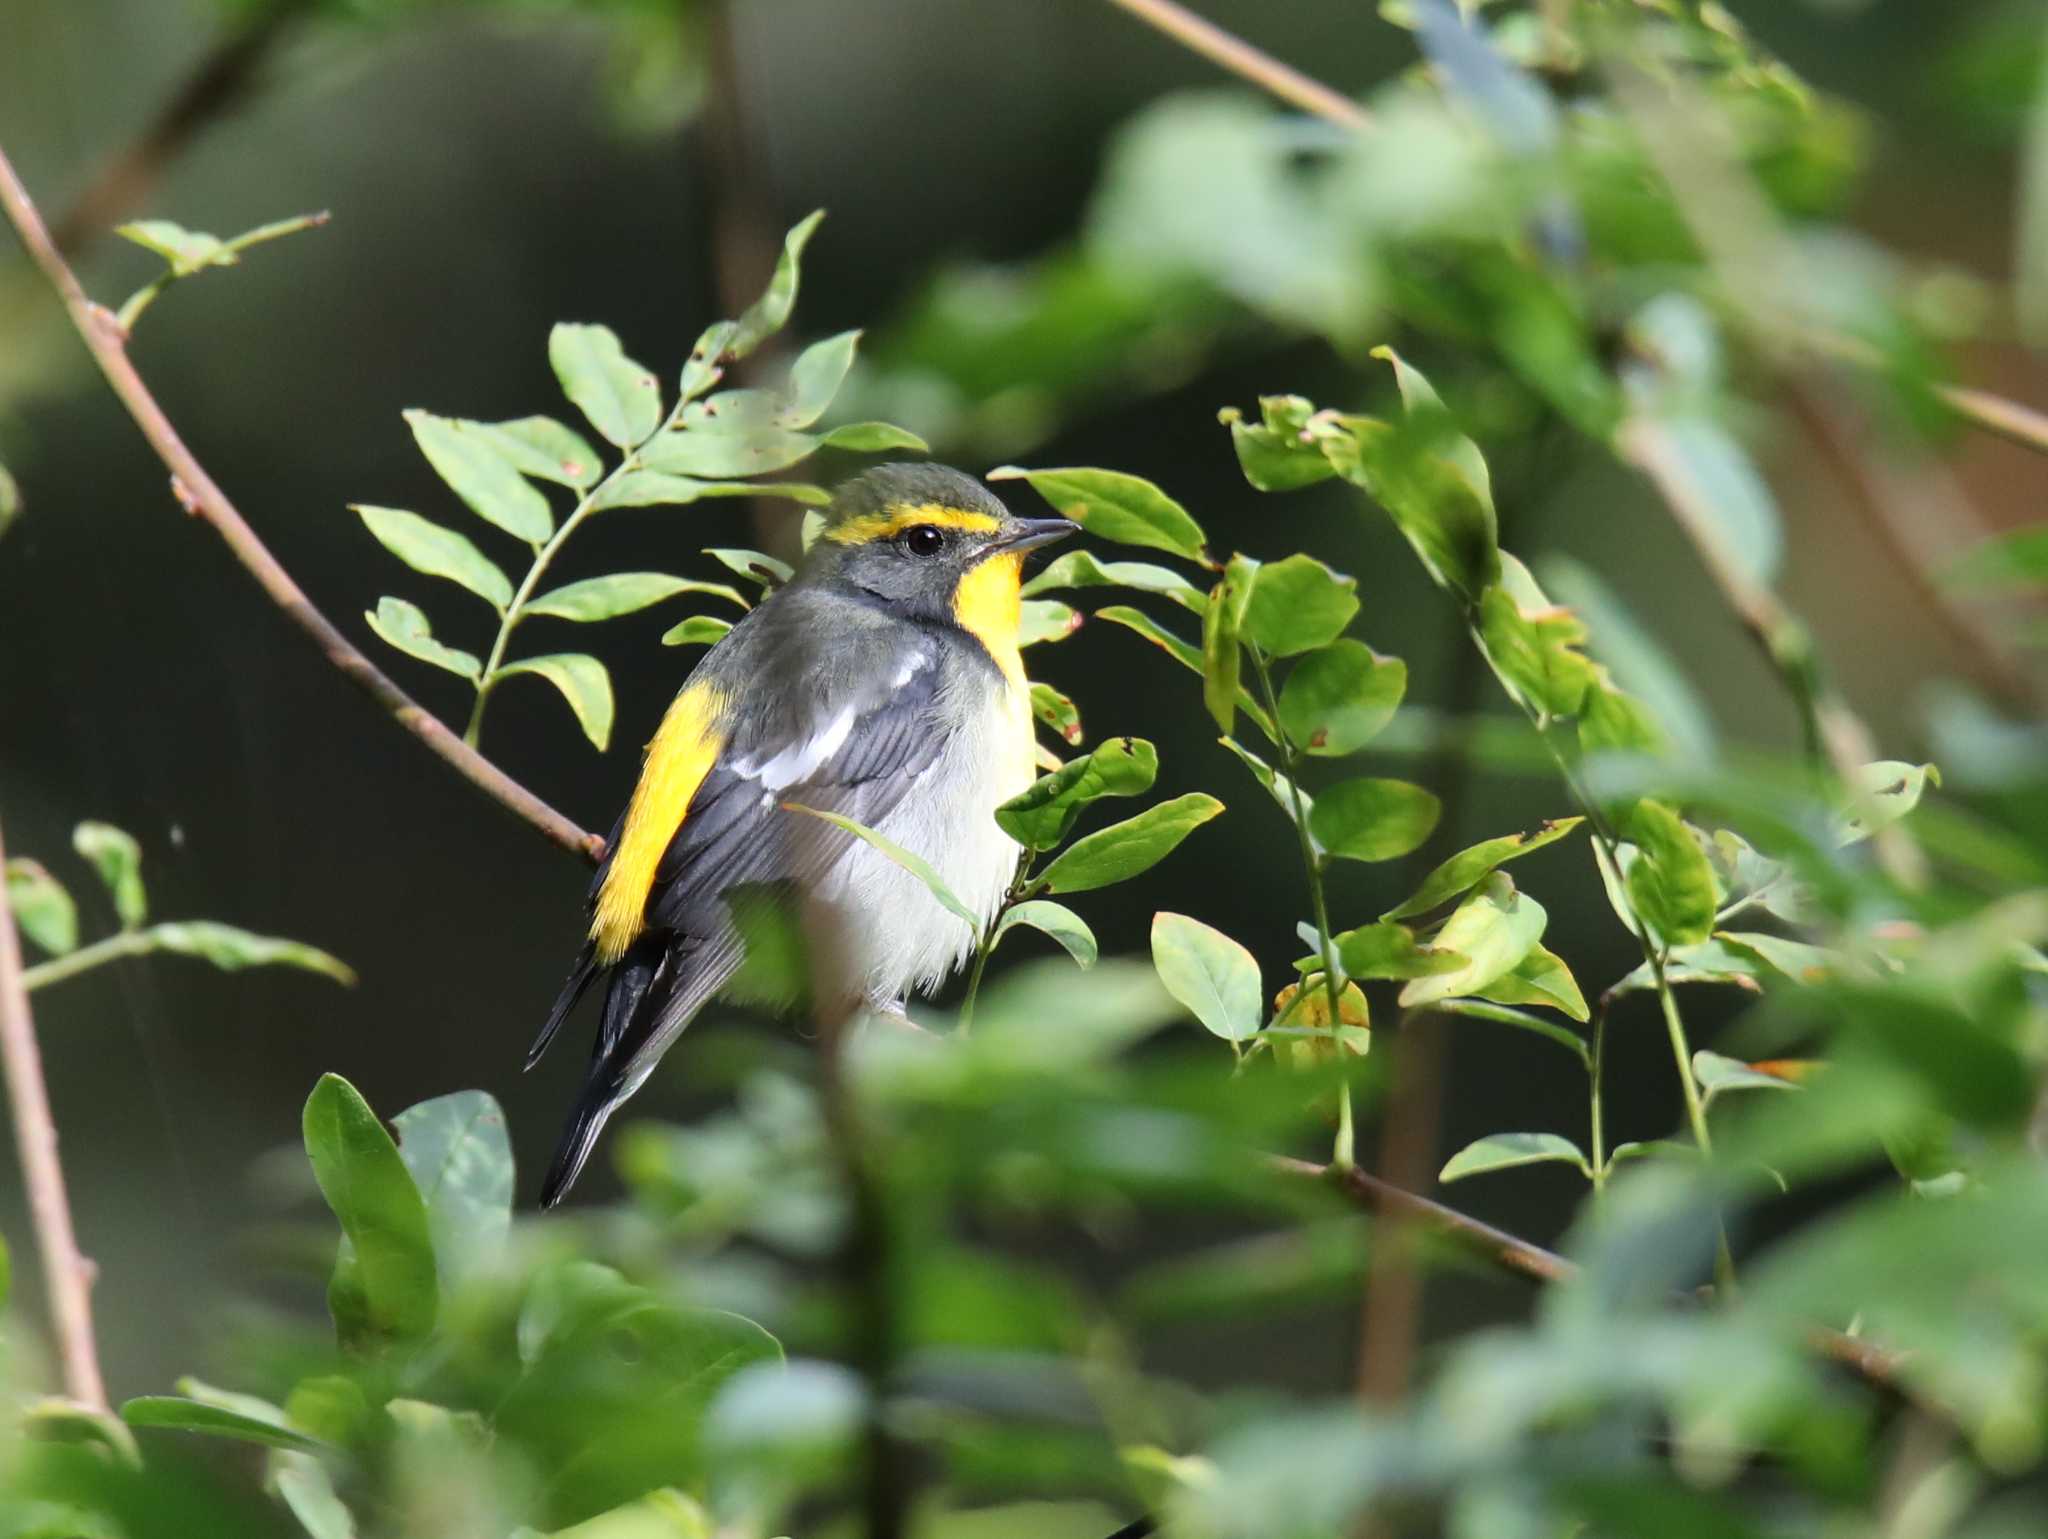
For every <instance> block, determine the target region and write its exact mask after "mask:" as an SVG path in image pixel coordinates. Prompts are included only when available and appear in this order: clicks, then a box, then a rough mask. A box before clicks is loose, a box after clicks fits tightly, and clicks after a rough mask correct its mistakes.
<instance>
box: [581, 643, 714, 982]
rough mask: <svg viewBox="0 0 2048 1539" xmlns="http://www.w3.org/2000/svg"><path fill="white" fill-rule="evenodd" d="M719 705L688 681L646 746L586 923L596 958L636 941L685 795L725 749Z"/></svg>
mask: <svg viewBox="0 0 2048 1539" xmlns="http://www.w3.org/2000/svg"><path fill="white" fill-rule="evenodd" d="M724 710H725V697H724V696H723V695H721V694H720V693H719V692H718V691H717V690H715V689H713V688H711V686H710V685H708V684H692V685H691V686H690V687H689V688H687V689H685V690H684V691H683V692H682V693H681V694H679V695H677V696H676V698H675V702H674V703H673V704H672V705H670V706H669V708H668V713H667V714H666V715H665V716H663V717H662V719H661V725H660V727H658V728H656V729H655V733H654V738H653V740H652V741H651V742H649V743H648V745H647V756H646V762H645V765H644V766H643V767H642V769H641V771H640V783H639V784H638V785H636V786H635V787H633V800H632V802H631V804H630V805H628V807H627V808H626V824H625V827H624V828H623V829H622V830H620V833H619V845H618V848H617V849H616V850H614V851H613V852H612V863H611V865H610V866H609V867H607V868H606V870H605V874H604V885H603V886H602V887H600V888H599V889H598V892H597V912H596V913H595V914H594V915H593V916H592V918H591V921H590V938H591V939H592V940H593V941H595V942H596V943H597V956H598V960H599V961H600V962H604V963H606V964H610V963H613V962H616V961H618V959H619V958H620V957H622V956H624V955H625V954H626V948H627V947H629V946H631V945H632V944H633V942H634V941H635V940H636V939H638V938H639V935H640V931H641V928H642V926H643V925H644V924H645V922H646V914H647V897H648V894H649V893H650V892H652V891H653V889H654V874H655V872H656V871H657V870H658V869H659V868H660V866H661V857H662V855H663V854H664V853H665V852H666V851H667V849H668V846H669V841H670V840H671V839H673V838H675V836H676V830H677V829H679V828H681V827H682V826H683V819H684V817H685V816H687V815H688V813H689V810H690V798H691V797H693V796H695V795H696V794H697V787H699V786H700V785H702V784H703V783H704V777H705V776H706V775H708V774H710V773H711V766H712V765H713V764H715V763H717V762H718V754H719V750H720V749H722V748H723V747H724V746H725V734H724V733H723V732H721V731H720V730H719V729H718V718H719V717H720V716H721V715H723V714H724Z"/></svg>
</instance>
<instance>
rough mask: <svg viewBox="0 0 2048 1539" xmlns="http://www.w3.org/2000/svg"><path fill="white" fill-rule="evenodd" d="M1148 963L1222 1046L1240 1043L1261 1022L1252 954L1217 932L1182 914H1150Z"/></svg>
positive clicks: (1261, 993)
mask: <svg viewBox="0 0 2048 1539" xmlns="http://www.w3.org/2000/svg"><path fill="white" fill-rule="evenodd" d="M1152 965H1153V966H1154V967H1155V968H1156V969H1158V972H1159V981H1160V982H1162V983H1164V984H1165V985H1166V991H1167V992H1168V993H1169V994H1171V995H1172V996H1173V997H1174V998H1175V999H1177V1000H1179V1001H1180V1002H1181V1003H1182V1004H1183V1005H1185V1006H1187V1008H1188V1010H1189V1012H1190V1013H1191V1014H1192V1015H1193V1016H1194V1017H1195V1019H1196V1020H1198V1021H1200V1022H1201V1023H1202V1025H1203V1026H1205V1027H1206V1028H1208V1030H1209V1031H1210V1032H1211V1033H1212V1034H1214V1035H1216V1036H1219V1037H1221V1038H1223V1039H1224V1040H1225V1041H1226V1042H1243V1041H1246V1040H1248V1039H1249V1038H1251V1037H1252V1036H1253V1035H1255V1034H1256V1033H1257V1032H1258V1029H1259V1025H1260V1023H1261V1022H1262V1021H1263V1020H1264V1018H1265V991H1264V989H1263V988H1262V987H1261V985H1260V982H1259V964H1258V962H1257V961H1256V960H1255V959H1254V958H1253V956H1252V954H1251V953H1250V952H1249V951H1247V950H1245V948H1244V947H1243V946H1240V945H1239V944H1238V943H1237V942H1236V941H1234V940H1232V939H1231V938H1230V937H1229V936H1227V935H1225V934H1224V933H1223V932H1222V931H1221V930H1217V929H1214V928H1212V927H1210V926H1209V925H1206V924H1203V923H1202V922H1201V921H1200V920H1199V919H1190V918H1189V917H1188V916H1187V915H1185V914H1172V913H1158V914H1154V915H1153V916H1152Z"/></svg>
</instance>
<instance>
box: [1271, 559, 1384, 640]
mask: <svg viewBox="0 0 2048 1539" xmlns="http://www.w3.org/2000/svg"><path fill="white" fill-rule="evenodd" d="M1357 613H1358V579H1357V578H1355V577H1344V576H1341V575H1339V574H1338V573H1336V572H1333V571H1331V570H1330V569H1329V568H1328V567H1326V566H1324V565H1323V564H1322V562H1320V561H1318V560H1316V559H1315V557H1313V556H1303V555H1293V556H1289V557H1287V558H1286V559H1285V560H1282V561H1274V562H1269V563H1268V564H1267V565H1265V566H1262V567H1260V568H1259V569H1258V578H1257V581H1256V582H1255V583H1254V584H1253V587H1252V595H1251V603H1250V605H1249V606H1248V607H1247V608H1246V610H1245V616H1244V629H1245V631H1246V633H1247V634H1248V635H1249V636H1250V637H1251V639H1252V640H1253V641H1254V642H1256V643H1257V644H1258V645H1259V646H1261V647H1263V648H1264V649H1265V650H1266V651H1267V652H1269V653H1271V654H1272V655H1273V656H1275V657H1292V656H1294V655H1295V654H1296V653H1298V652H1311V651H1314V650H1315V649H1316V648H1317V647H1321V646H1326V645H1328V644H1329V643H1330V642H1332V641H1335V640H1336V639H1337V638H1338V637H1339V636H1341V635H1342V634H1343V633H1344V627H1345V626H1347V625H1349V624H1350V623H1351V618H1352V616H1353V615H1355V614H1357Z"/></svg>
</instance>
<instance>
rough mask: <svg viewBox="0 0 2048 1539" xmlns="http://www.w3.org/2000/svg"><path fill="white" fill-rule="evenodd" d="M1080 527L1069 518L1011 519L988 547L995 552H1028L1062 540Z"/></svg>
mask: <svg viewBox="0 0 2048 1539" xmlns="http://www.w3.org/2000/svg"><path fill="white" fill-rule="evenodd" d="M1080 527H1081V526H1080V525H1079V524H1077V523H1075V522H1074V521H1073V520H1072V519H1071V518H1013V519H1011V520H1010V523H1009V527H1008V528H1006V529H1005V530H1004V531H1003V532H1002V533H1001V534H999V535H997V536H996V537H995V539H993V540H991V541H990V542H989V543H990V545H991V546H992V547H993V548H994V549H996V550H1030V549H1031V548H1032V547H1034V546H1037V545H1050V544H1051V543H1052V542H1053V541H1054V540H1064V539H1065V538H1066V537H1067V536H1068V535H1070V534H1072V533H1073V532H1074V531H1075V530H1077V529H1079V528H1080Z"/></svg>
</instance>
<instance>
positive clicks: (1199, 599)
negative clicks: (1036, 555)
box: [1024, 550, 1257, 614]
mask: <svg viewBox="0 0 2048 1539" xmlns="http://www.w3.org/2000/svg"><path fill="white" fill-rule="evenodd" d="M1070 588H1131V589H1135V590H1136V591H1137V592H1139V593H1156V594H1159V595H1160V596H1161V597H1163V598H1170V599H1172V600H1173V601H1174V602H1175V603H1176V604H1178V605H1180V606H1181V608H1183V609H1188V610H1192V611H1194V613H1196V614H1200V613H1201V612H1202V611H1203V609H1204V608H1206V607H1207V606H1208V603H1209V600H1208V596H1207V595H1206V594H1204V593H1203V592H1202V590H1201V589H1200V588H1197V587H1196V586H1195V585H1194V584H1193V583H1191V582H1189V581H1188V580H1187V579H1186V578H1185V577H1183V576H1181V575H1180V573H1178V572H1175V571H1171V570H1169V569H1168V568H1166V567H1163V566H1154V565H1153V564H1152V563H1151V562H1149V561H1098V560H1096V558H1095V554H1094V552H1092V551H1086V550H1070V551H1068V552H1067V553H1066V554H1065V555H1064V556H1061V557H1059V558H1058V559H1057V560H1056V561H1054V562H1053V563H1052V564H1051V565H1050V566H1048V567H1046V569H1045V570H1044V571H1042V572H1040V573H1039V574H1038V575H1037V576H1036V577H1034V578H1032V579H1031V581H1029V582H1027V583H1026V584H1024V596H1025V597H1026V598H1031V597H1033V596H1035V595H1037V594H1040V593H1058V592H1061V591H1063V590H1066V589H1070ZM1253 592H1254V594H1256V592H1257V589H1256V588H1254V590H1253Z"/></svg>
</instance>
